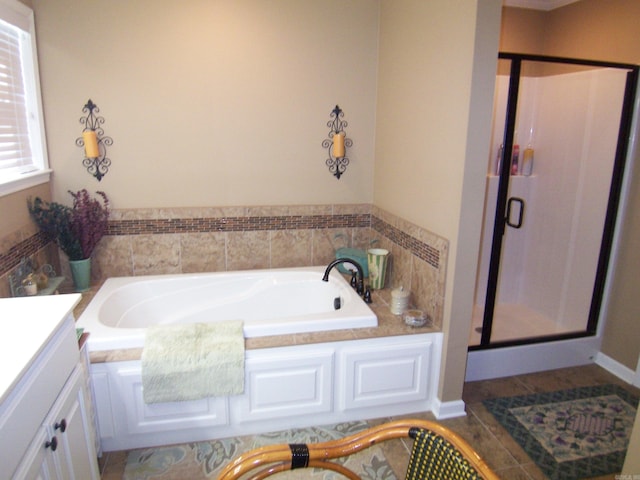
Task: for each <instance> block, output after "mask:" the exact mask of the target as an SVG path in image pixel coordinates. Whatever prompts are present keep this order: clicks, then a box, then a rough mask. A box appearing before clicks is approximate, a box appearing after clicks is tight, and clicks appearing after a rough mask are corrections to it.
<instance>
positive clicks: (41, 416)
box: [0, 295, 100, 480]
mask: <svg viewBox="0 0 640 480" xmlns="http://www.w3.org/2000/svg"><path fill="white" fill-rule="evenodd" d="M79 299H80V296H79V295H57V296H52V297H43V298H40V297H39V298H28V299H22V298H19V299H2V300H0V318H2V320H3V323H4V322H6V323H7V325H3V327H2V328H5V326H6V331H7V333H8V335H3V336H2V338H1V339H0V361H1V362H2V366H3V367H2V373H1V374H0V400H1V403H0V464H1V465H2V474H3V476H5V475H6V477H3V478H12V479H40V478H41V479H63V480H74V479H76V480H91V479H95V480H98V479H99V478H100V475H99V471H98V465H97V454H96V449H95V440H94V438H95V437H94V436H95V434H94V429H93V424H92V423H91V417H90V415H89V414H88V410H89V405H88V398H89V396H88V394H87V391H86V376H85V371H84V369H83V367H82V365H81V359H80V351H79V349H78V341H77V336H76V330H75V322H74V320H73V316H72V314H71V312H72V309H73V307H74V306H75V305H76V303H77V302H78V301H79Z"/></svg>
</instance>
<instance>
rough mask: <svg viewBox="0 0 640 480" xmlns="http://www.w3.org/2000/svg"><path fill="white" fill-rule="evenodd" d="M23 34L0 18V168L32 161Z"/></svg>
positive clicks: (18, 165) (24, 164) (29, 164)
mask: <svg viewBox="0 0 640 480" xmlns="http://www.w3.org/2000/svg"><path fill="white" fill-rule="evenodd" d="M22 35H25V34H24V32H22V31H21V30H20V29H18V28H16V27H14V26H13V25H10V24H8V23H6V22H4V21H2V20H0V170H3V169H9V168H20V167H29V166H31V164H32V154H31V147H30V141H29V121H28V118H27V116H28V105H27V97H26V92H25V87H24V85H25V81H24V72H23V68H22V60H21V51H20V48H21V40H22V39H21V36H22ZM20 169H21V170H22V168H20Z"/></svg>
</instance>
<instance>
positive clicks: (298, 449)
mask: <svg viewBox="0 0 640 480" xmlns="http://www.w3.org/2000/svg"><path fill="white" fill-rule="evenodd" d="M289 449H290V450H291V470H293V469H295V468H307V466H308V465H309V447H307V445H306V444H304V443H290V444H289Z"/></svg>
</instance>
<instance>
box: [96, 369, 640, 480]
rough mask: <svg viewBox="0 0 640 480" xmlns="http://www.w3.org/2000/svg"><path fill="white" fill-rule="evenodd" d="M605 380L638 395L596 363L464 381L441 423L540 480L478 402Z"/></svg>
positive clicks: (403, 448) (107, 472)
mask: <svg viewBox="0 0 640 480" xmlns="http://www.w3.org/2000/svg"><path fill="white" fill-rule="evenodd" d="M609 383H613V384H618V385H621V386H623V387H625V388H627V389H628V390H630V391H632V392H634V393H635V394H636V395H640V389H637V388H634V387H632V386H630V385H629V384H627V383H625V382H623V381H622V380H620V379H618V378H617V377H615V376H614V375H612V374H610V373H609V372H607V371H606V370H604V369H602V368H600V367H599V366H597V365H588V366H583V367H574V368H564V369H559V370H551V371H547V372H539V373H532V374H527V375H519V376H515V377H506V378H499V379H495V380H483V381H478V382H469V383H466V384H465V386H464V392H463V400H464V401H465V403H466V408H467V415H466V416H465V417H459V418H453V419H448V420H443V421H442V422H441V423H443V424H444V425H446V426H447V427H449V428H451V429H452V430H454V431H455V432H457V433H458V434H459V435H461V436H462V437H463V438H465V439H466V440H467V441H468V442H469V443H470V444H471V445H472V446H473V447H474V448H475V449H476V450H477V451H478V453H480V455H481V456H483V457H484V458H485V459H486V461H487V463H488V464H489V466H491V467H492V468H493V469H494V471H495V472H496V473H497V474H498V475H499V476H500V477H501V478H505V479H509V480H521V479H522V480H524V479H526V480H542V479H545V478H546V477H545V475H544V474H543V473H542V472H541V471H540V470H539V469H538V468H537V467H536V465H535V464H534V463H533V461H532V460H531V459H530V458H529V457H528V456H527V454H526V453H525V452H524V451H523V450H522V449H521V448H520V447H519V446H518V445H517V444H516V443H515V442H514V441H513V440H512V439H511V437H510V436H509V434H508V433H507V432H506V431H505V430H504V429H503V428H502V427H501V426H500V425H499V424H498V423H497V421H496V420H494V418H493V416H492V415H491V414H490V413H489V412H488V411H487V410H486V409H485V408H484V406H483V405H482V403H481V402H482V400H484V399H486V398H492V397H506V396H515V395H526V394H530V393H540V392H549V391H554V390H562V389H566V388H573V387H581V386H591V385H601V384H609ZM411 417H417V418H420V417H422V418H427V419H431V420H433V416H432V415H431V414H423V415H411ZM388 420H389V419H388V418H381V419H376V420H371V421H370V422H369V423H371V424H377V423H382V422H385V421H388ZM383 448H384V451H385V456H386V457H387V460H388V461H389V463H390V464H391V466H392V467H393V469H394V471H395V472H396V476H397V477H398V478H399V479H402V478H404V472H405V470H406V466H407V462H408V452H409V449H410V445H409V444H408V443H406V442H405V441H404V440H399V441H390V442H385V443H384V444H383ZM126 458H127V452H110V453H108V454H105V455H104V456H103V458H102V459H101V462H100V463H101V467H102V479H103V480H116V479H121V478H122V474H123V471H124V465H125V461H126ZM597 479H598V480H604V479H607V480H609V479H610V480H614V479H615V475H608V476H604V477H597Z"/></svg>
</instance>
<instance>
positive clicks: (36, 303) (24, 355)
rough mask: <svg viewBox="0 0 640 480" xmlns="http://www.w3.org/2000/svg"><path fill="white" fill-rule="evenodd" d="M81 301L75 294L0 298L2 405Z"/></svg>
mask: <svg viewBox="0 0 640 480" xmlns="http://www.w3.org/2000/svg"><path fill="white" fill-rule="evenodd" d="M80 298H81V295H80V294H77V293H76V294H69V295H50V296H38V297H18V298H2V299H0V322H1V323H2V327H1V328H2V335H0V365H2V367H1V368H0V403H2V402H3V401H4V400H5V398H6V397H7V396H8V394H9V393H10V392H11V389H12V388H13V387H14V386H15V385H16V383H17V382H18V381H19V380H20V378H21V377H22V376H23V375H24V373H25V372H26V371H27V370H28V368H29V366H30V365H31V364H32V362H33V361H34V360H35V358H36V357H37V356H38V354H39V353H40V352H41V351H42V349H43V348H44V346H45V345H46V344H47V342H48V341H49V339H50V338H51V337H52V336H53V334H54V332H55V331H56V329H57V328H58V326H59V325H60V324H61V323H62V322H63V321H64V320H65V319H66V318H67V316H68V315H69V314H70V313H71V312H73V309H74V307H75V306H76V305H77V304H78V302H79V301H80Z"/></svg>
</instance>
